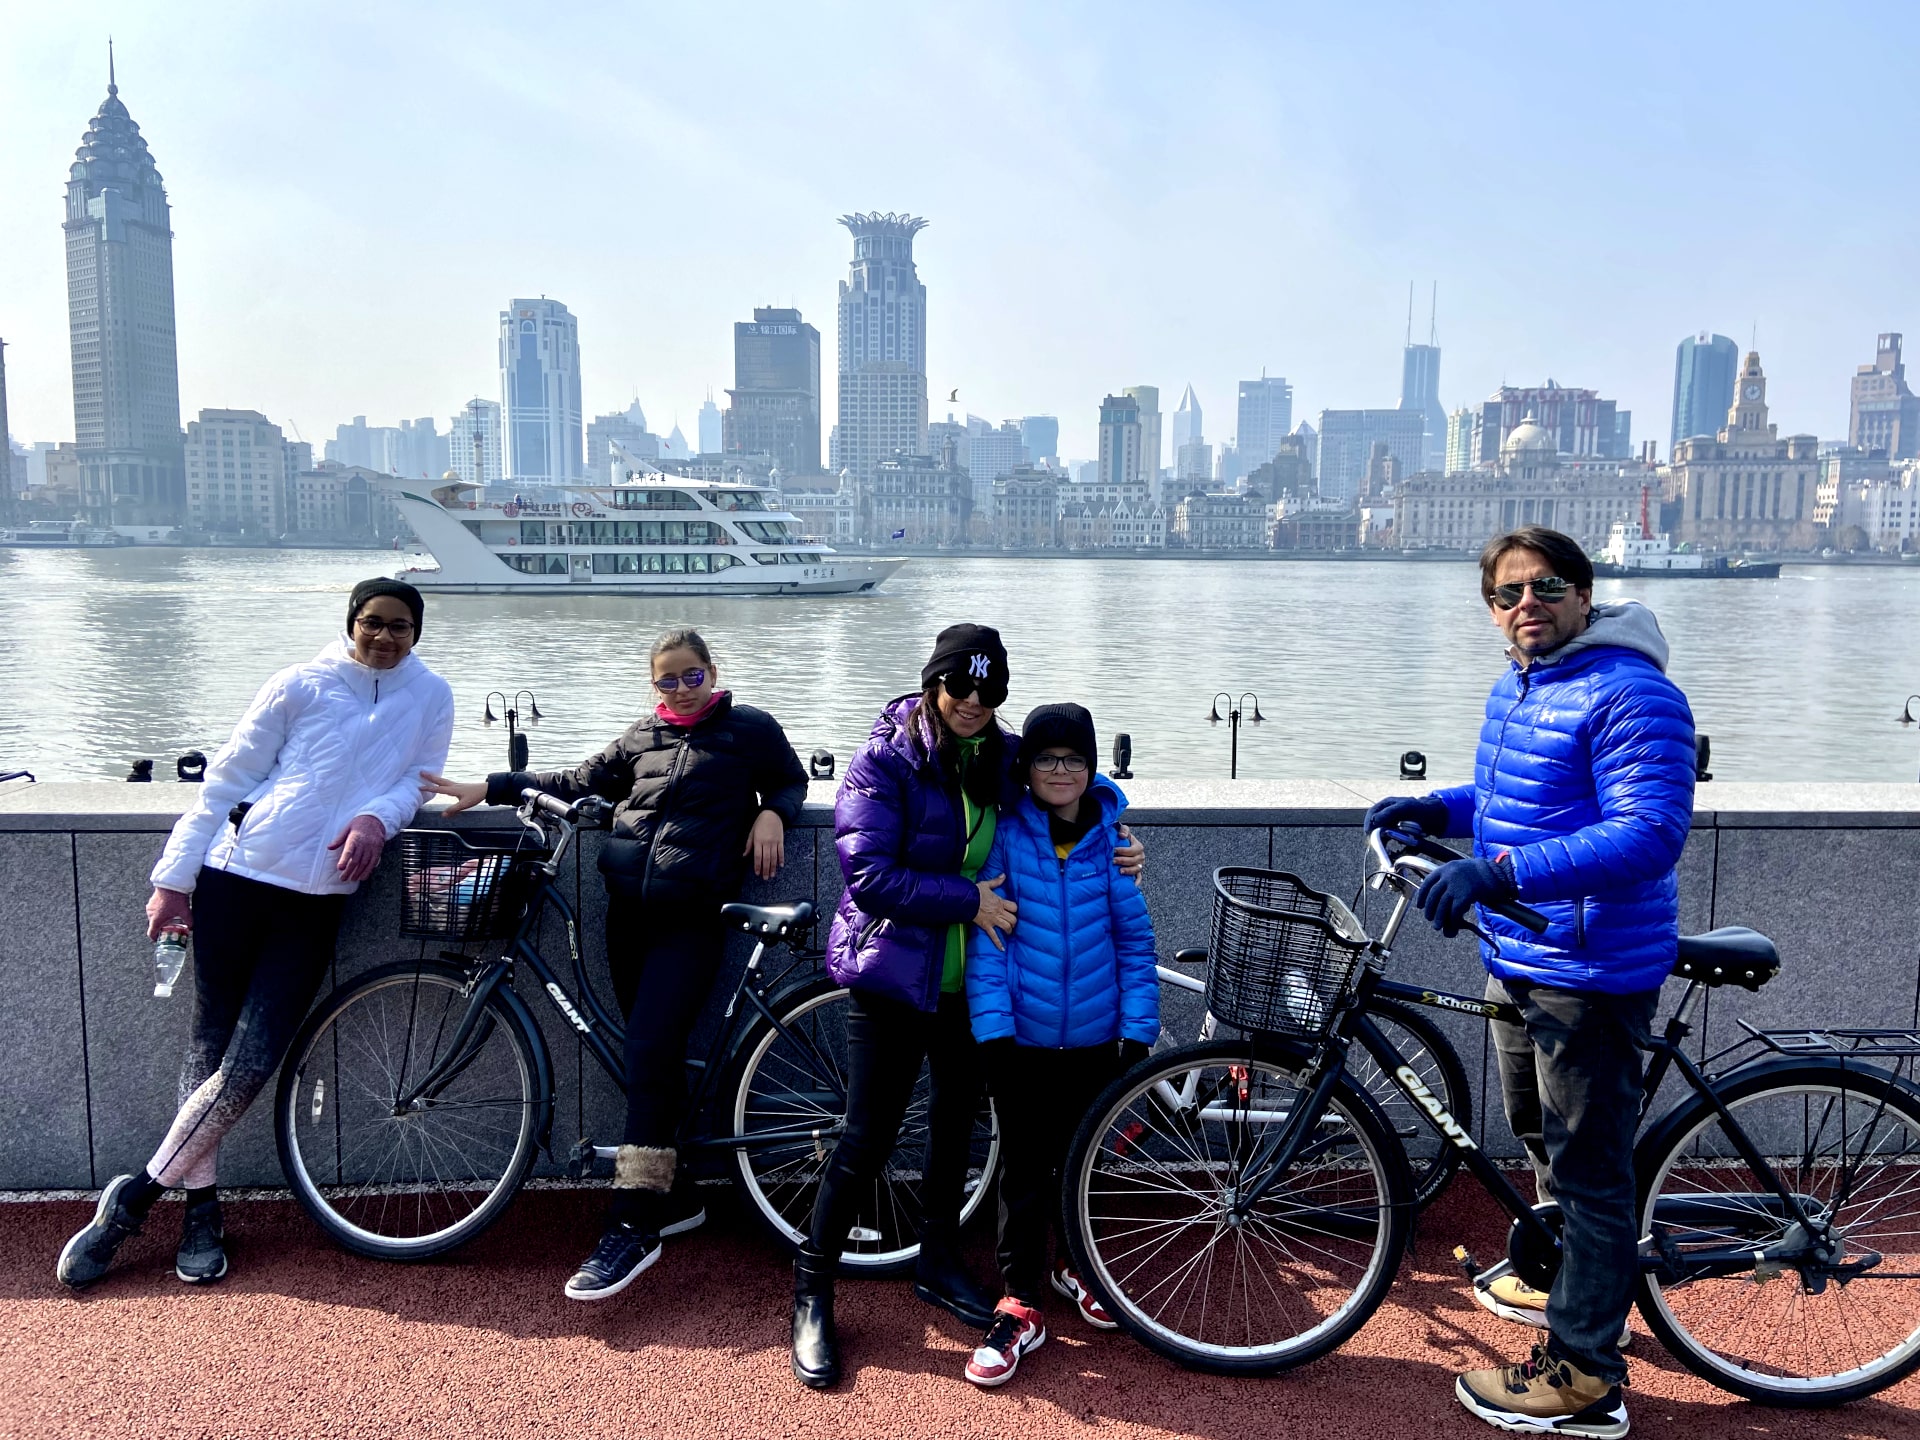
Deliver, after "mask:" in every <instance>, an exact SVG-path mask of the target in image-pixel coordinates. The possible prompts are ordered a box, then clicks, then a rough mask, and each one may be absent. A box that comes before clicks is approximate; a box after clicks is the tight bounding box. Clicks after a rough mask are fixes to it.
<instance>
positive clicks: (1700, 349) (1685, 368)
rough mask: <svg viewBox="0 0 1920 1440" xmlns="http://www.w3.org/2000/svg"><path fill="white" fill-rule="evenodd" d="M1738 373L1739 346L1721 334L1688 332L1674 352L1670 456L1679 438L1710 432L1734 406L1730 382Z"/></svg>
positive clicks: (1668, 451)
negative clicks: (1691, 333)
mask: <svg viewBox="0 0 1920 1440" xmlns="http://www.w3.org/2000/svg"><path fill="white" fill-rule="evenodd" d="M1739 373H1740V347H1739V346H1738V345H1736V344H1734V343H1733V341H1731V340H1729V339H1728V338H1727V337H1726V336H1724V335H1712V334H1705V333H1703V334H1699V335H1689V336H1688V337H1687V338H1686V339H1684V340H1682V341H1681V342H1680V344H1679V347H1678V348H1677V349H1676V350H1675V351H1674V354H1673V428H1672V430H1671V432H1670V433H1669V435H1668V439H1667V454H1668V456H1669V457H1671V456H1672V454H1673V452H1674V450H1675V449H1676V448H1677V447H1678V446H1679V444H1680V442H1681V441H1682V440H1688V439H1691V438H1692V437H1693V436H1695V435H1711V434H1713V433H1714V432H1715V431H1717V430H1718V429H1719V428H1720V422H1721V421H1722V420H1725V419H1726V418H1727V411H1729V410H1731V409H1732V408H1733V382H1734V378H1735V377H1736V376H1737V375H1738V374H1739Z"/></svg>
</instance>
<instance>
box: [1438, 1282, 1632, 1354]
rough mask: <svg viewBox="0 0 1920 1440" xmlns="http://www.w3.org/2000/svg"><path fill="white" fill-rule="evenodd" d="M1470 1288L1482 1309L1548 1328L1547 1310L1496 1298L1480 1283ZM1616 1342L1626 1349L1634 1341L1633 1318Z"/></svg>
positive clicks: (1510, 1318) (1512, 1319)
mask: <svg viewBox="0 0 1920 1440" xmlns="http://www.w3.org/2000/svg"><path fill="white" fill-rule="evenodd" d="M1469 1288H1470V1289H1471V1290H1472V1292H1473V1300H1474V1303H1475V1304H1476V1305H1478V1306H1479V1307H1480V1308H1481V1309H1482V1310H1485V1311H1487V1312H1488V1313H1490V1314H1493V1315H1498V1316H1499V1317H1500V1318H1501V1319H1502V1320H1507V1321H1511V1322H1512V1323H1513V1324H1515V1325H1525V1326H1527V1327H1528V1328H1529V1329H1531V1330H1545V1329H1546V1328H1547V1312H1546V1311H1544V1310H1533V1309H1529V1308H1527V1307H1524V1306H1520V1305H1509V1304H1507V1303H1506V1302H1505V1301H1502V1300H1498V1299H1495V1298H1494V1295H1493V1292H1492V1291H1489V1290H1484V1289H1482V1288H1481V1287H1480V1286H1478V1285H1474V1286H1470V1287H1469ZM1616 1343H1617V1344H1618V1345H1619V1346H1620V1348H1621V1349H1622V1350H1625V1349H1626V1348H1627V1347H1628V1346H1629V1345H1631V1344H1632V1343H1633V1320H1632V1318H1631V1317H1629V1318H1628V1319H1627V1320H1625V1321H1623V1322H1622V1323H1621V1326H1620V1339H1619V1340H1618V1341H1617V1342H1616Z"/></svg>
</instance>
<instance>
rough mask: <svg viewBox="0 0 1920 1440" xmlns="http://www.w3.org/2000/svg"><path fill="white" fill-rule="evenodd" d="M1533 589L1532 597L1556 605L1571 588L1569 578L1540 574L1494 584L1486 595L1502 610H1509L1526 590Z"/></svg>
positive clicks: (1522, 597)
mask: <svg viewBox="0 0 1920 1440" xmlns="http://www.w3.org/2000/svg"><path fill="white" fill-rule="evenodd" d="M1529 589H1531V590H1532V591H1533V596H1534V599H1536V600H1538V601H1540V603H1541V604H1543V605H1558V604H1559V603H1560V602H1561V601H1562V600H1564V599H1566V598H1567V596H1568V594H1569V593H1570V592H1571V591H1572V590H1573V582H1572V581H1571V580H1562V579H1561V578H1560V577H1559V576H1558V575H1542V576H1541V577H1540V578H1539V579H1537V580H1520V581H1517V582H1515V583H1514V584H1512V585H1496V586H1494V587H1493V590H1492V592H1491V593H1490V594H1489V595H1488V596H1487V598H1488V599H1489V600H1491V601H1492V602H1493V603H1494V604H1495V605H1498V606H1499V607H1500V608H1501V609H1502V610H1511V609H1513V607H1514V606H1516V605H1518V604H1519V603H1520V602H1521V600H1522V599H1524V598H1525V597H1526V593H1527V591H1528V590H1529Z"/></svg>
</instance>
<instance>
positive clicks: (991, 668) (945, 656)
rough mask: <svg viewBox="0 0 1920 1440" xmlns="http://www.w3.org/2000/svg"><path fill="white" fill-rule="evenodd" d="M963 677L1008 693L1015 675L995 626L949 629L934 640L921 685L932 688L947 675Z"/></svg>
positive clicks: (922, 671)
mask: <svg viewBox="0 0 1920 1440" xmlns="http://www.w3.org/2000/svg"><path fill="white" fill-rule="evenodd" d="M950 674H960V675H966V676H969V677H971V678H972V679H973V680H974V681H975V682H982V681H984V682H986V683H987V684H988V685H990V686H993V687H995V688H997V689H1001V690H1004V689H1005V688H1006V685H1007V682H1008V680H1009V678H1010V675H1011V672H1010V671H1009V670H1008V668H1007V647H1006V646H1005V645H1003V644H1001V643H1000V632H999V631H998V630H996V629H994V628H993V627H992V626H991V625H949V626H948V627H947V628H946V629H944V630H942V631H941V632H940V633H939V635H938V636H936V637H935V638H934V642H933V654H931V655H929V656H928V657H927V663H926V664H924V665H922V666H921V667H920V683H921V684H922V685H931V684H932V683H933V682H934V681H936V680H938V679H939V678H940V677H941V676H943V675H950Z"/></svg>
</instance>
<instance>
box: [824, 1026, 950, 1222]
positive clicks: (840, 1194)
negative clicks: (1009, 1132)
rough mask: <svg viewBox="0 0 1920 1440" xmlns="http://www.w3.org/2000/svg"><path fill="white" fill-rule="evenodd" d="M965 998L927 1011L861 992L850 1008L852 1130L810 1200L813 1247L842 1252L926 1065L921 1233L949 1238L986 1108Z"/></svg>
mask: <svg viewBox="0 0 1920 1440" xmlns="http://www.w3.org/2000/svg"><path fill="white" fill-rule="evenodd" d="M977 1051H978V1047H977V1046H975V1044H974V1043H973V1028H972V1025H971V1023H970V1022H969V1020H968V1018H967V997H966V996H965V995H962V994H955V995H942V996H941V997H940V1008H939V1010H938V1011H936V1012H934V1013H932V1014H929V1013H927V1012H926V1011H924V1010H916V1009H914V1007H913V1006H911V1005H909V1004H907V1003H906V1002H905V1001H902V1000H891V999H888V998H886V997H885V996H881V995H873V994H869V993H867V992H864V991H860V990H855V991H854V992H853V999H852V1002H851V1003H850V1004H849V1005H848V1006H847V1129H846V1133H845V1134H844V1135H842V1136H841V1137H840V1143H839V1144H838V1145H836V1146H835V1147H834V1151H833V1158H832V1159H831V1160H829V1161H828V1162H827V1173H826V1175H825V1177H824V1178H823V1179H822V1180H821V1182H820V1194H819V1196H818V1198H817V1199H816V1200H815V1201H814V1206H813V1225H812V1227H811V1230H810V1232H809V1235H808V1243H809V1245H810V1246H811V1247H812V1248H813V1249H814V1250H816V1251H818V1252H819V1253H821V1254H823V1255H838V1254H839V1253H840V1251H841V1250H842V1249H843V1248H844V1247H845V1245H846V1243H847V1231H848V1230H849V1229H850V1228H851V1227H852V1225H853V1220H854V1216H855V1215H856V1214H857V1213H858V1211H859V1208H860V1200H861V1198H862V1196H864V1195H867V1194H870V1193H871V1191H870V1187H871V1186H872V1185H873V1182H874V1181H875V1180H876V1179H877V1178H878V1177H879V1175H880V1172H881V1170H882V1169H883V1168H884V1167H885V1166H886V1163H887V1157H888V1156H890V1155H891V1154H892V1153H893V1147H894V1143H895V1142H896V1141H897V1140H898V1139H899V1137H900V1122H901V1120H902V1119H904V1118H905V1116H906V1113H907V1103H908V1101H910V1100H911V1099H912V1098H913V1085H914V1081H915V1080H917V1079H918V1078H919V1075H920V1062H921V1061H922V1060H924V1061H926V1062H927V1064H928V1069H929V1078H930V1081H931V1095H930V1097H929V1101H928V1106H927V1153H926V1159H925V1163H924V1165H923V1167H922V1169H921V1180H920V1238H921V1242H922V1243H923V1244H926V1243H928V1242H929V1241H931V1242H933V1243H936V1244H938V1243H947V1244H951V1243H952V1242H953V1241H954V1239H955V1238H956V1237H957V1236H958V1234H959V1230H960V1209H961V1206H962V1205H964V1204H965V1203H966V1188H967V1151H968V1147H969V1145H970V1143H971V1140H972V1136H973V1121H974V1117H975V1116H976V1115H977V1114H979V1111H980V1094H981V1080H980V1063H979V1059H978V1054H977Z"/></svg>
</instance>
